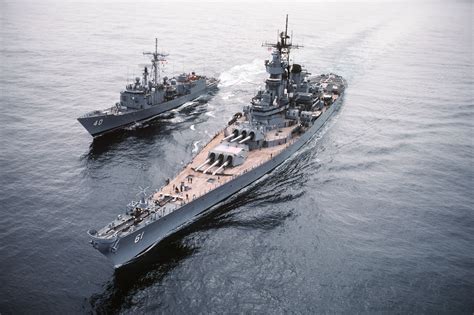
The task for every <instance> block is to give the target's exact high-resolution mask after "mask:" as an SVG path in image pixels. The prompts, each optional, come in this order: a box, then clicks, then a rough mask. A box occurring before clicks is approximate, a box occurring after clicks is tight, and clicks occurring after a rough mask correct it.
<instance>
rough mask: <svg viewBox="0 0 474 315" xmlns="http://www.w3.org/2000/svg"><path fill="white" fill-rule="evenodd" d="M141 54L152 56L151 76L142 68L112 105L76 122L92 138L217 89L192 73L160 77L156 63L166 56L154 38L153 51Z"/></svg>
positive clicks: (213, 83)
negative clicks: (160, 50) (159, 49)
mask: <svg viewBox="0 0 474 315" xmlns="http://www.w3.org/2000/svg"><path fill="white" fill-rule="evenodd" d="M143 54H144V55H149V56H152V59H151V66H150V69H151V72H152V73H150V70H149V68H148V66H145V67H144V69H143V75H142V77H141V78H140V77H136V78H135V81H134V83H131V84H127V85H126V86H125V90H123V91H122V92H120V101H119V102H117V103H115V105H114V106H112V107H110V108H107V109H104V110H94V111H92V112H89V113H86V114H85V115H83V116H81V117H79V118H78V119H77V120H78V121H79V122H80V123H81V124H82V126H84V128H86V130H87V131H88V132H89V133H90V134H91V135H92V136H94V137H96V136H99V135H102V134H104V133H107V132H110V131H113V130H116V129H119V128H122V127H124V126H127V125H130V124H132V123H135V122H139V121H143V120H147V119H150V118H152V117H155V116H157V115H159V114H161V113H164V112H166V111H169V110H172V109H174V108H177V107H179V106H181V105H183V104H184V103H186V102H188V101H191V100H194V99H196V98H198V97H199V96H200V95H202V94H204V93H206V92H207V91H209V90H210V89H212V88H216V87H217V84H218V80H216V79H215V78H208V77H206V76H203V75H197V74H196V73H195V72H191V73H182V74H180V75H178V76H176V77H173V78H168V77H163V78H160V63H161V62H165V61H166V59H165V57H166V56H168V55H167V54H164V53H159V52H158V39H155V51H154V52H144V53H143Z"/></svg>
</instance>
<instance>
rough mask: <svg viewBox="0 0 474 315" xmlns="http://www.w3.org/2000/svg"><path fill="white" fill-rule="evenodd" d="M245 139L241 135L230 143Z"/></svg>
mask: <svg viewBox="0 0 474 315" xmlns="http://www.w3.org/2000/svg"><path fill="white" fill-rule="evenodd" d="M243 137H244V136H243V135H240V136H238V137H235V138H234V139H232V140H230V142H235V141H237V140H240V139H242V138H243Z"/></svg>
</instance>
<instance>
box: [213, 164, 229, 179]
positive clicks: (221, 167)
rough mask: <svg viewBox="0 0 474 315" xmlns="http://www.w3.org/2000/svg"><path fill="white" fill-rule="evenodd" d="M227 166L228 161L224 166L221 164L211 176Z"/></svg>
mask: <svg viewBox="0 0 474 315" xmlns="http://www.w3.org/2000/svg"><path fill="white" fill-rule="evenodd" d="M228 164H229V161H227V162H225V163H224V164H222V165H221V166H220V167H219V168H218V169H217V170H215V171H214V172H213V173H212V176H214V175H216V174H217V173H219V172H220V171H221V170H222V169H223V168H224V167H226V166H227V165H228Z"/></svg>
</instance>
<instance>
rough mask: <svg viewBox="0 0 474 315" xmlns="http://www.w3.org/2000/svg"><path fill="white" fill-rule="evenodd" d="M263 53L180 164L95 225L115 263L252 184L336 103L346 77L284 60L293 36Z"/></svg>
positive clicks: (99, 242) (95, 238) (95, 236)
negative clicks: (230, 104) (253, 83)
mask: <svg viewBox="0 0 474 315" xmlns="http://www.w3.org/2000/svg"><path fill="white" fill-rule="evenodd" d="M262 45H263V46H266V47H269V49H270V50H272V54H271V59H270V60H266V61H265V68H266V71H267V72H268V74H269V77H268V78H267V79H266V81H265V88H264V89H262V90H260V91H259V92H258V93H257V94H256V95H255V96H254V97H253V98H252V99H251V102H250V104H249V105H246V106H244V108H243V111H242V112H239V113H236V114H235V115H234V116H233V117H232V118H231V119H230V121H229V122H228V124H227V126H225V127H224V128H223V129H222V130H220V131H218V132H217V133H216V134H215V135H214V137H213V138H212V139H211V140H210V141H209V142H208V143H207V144H206V145H205V146H204V147H203V148H202V149H201V151H200V152H199V153H197V154H196V155H195V156H194V158H192V160H191V161H190V162H189V163H188V164H187V165H186V166H184V167H183V168H182V169H181V171H179V173H178V174H177V175H176V177H175V178H174V179H168V180H167V181H166V183H165V184H164V185H163V186H162V187H161V188H160V189H158V190H156V191H155V192H154V193H153V194H151V195H148V196H147V195H146V194H145V193H143V194H142V196H141V198H140V200H139V201H133V202H132V203H131V204H129V208H128V210H127V211H126V212H125V213H123V214H120V215H118V217H117V218H116V219H115V220H114V221H112V222H111V223H110V224H108V225H106V226H105V227H103V228H101V229H99V230H89V231H88V234H89V236H90V238H91V244H92V246H93V247H94V248H96V249H97V250H99V251H100V252H101V253H102V254H104V255H105V256H106V257H108V258H109V259H110V260H111V261H112V262H113V264H114V266H115V267H119V266H122V265H124V264H127V263H129V262H131V261H133V260H135V259H137V257H139V256H140V255H142V254H143V253H145V252H147V251H148V250H149V249H150V248H152V247H153V246H154V245H155V244H157V243H158V242H159V241H160V240H162V239H163V238H165V237H166V236H168V235H170V234H171V233H173V232H174V231H176V230H178V229H180V228H182V227H183V226H186V225H188V224H189V223H191V222H193V221H195V220H196V219H197V218H198V217H199V216H201V215H202V214H203V213H206V212H207V210H209V209H210V210H212V209H213V208H215V207H214V206H216V205H217V206H218V204H219V203H220V202H222V201H223V200H225V199H226V198H228V197H230V196H231V195H233V194H235V193H237V192H238V191H239V190H241V189H242V188H244V187H246V186H248V185H250V184H252V183H253V182H255V181H256V180H257V179H259V178H261V177H262V176H263V175H265V174H266V173H269V172H270V171H272V170H273V169H275V168H276V167H277V166H278V165H280V164H282V163H283V162H284V161H285V160H287V159H289V158H290V157H291V156H292V155H294V154H295V153H296V152H297V150H298V149H300V148H301V147H302V146H303V145H304V144H305V143H307V142H308V141H309V140H310V139H311V138H312V137H313V136H314V135H315V133H316V132H317V131H318V130H319V129H320V128H321V126H323V125H324V124H325V122H326V121H327V120H328V118H329V117H330V116H331V115H332V114H333V113H334V112H335V111H337V110H338V108H339V107H340V106H341V103H342V99H343V95H344V90H345V88H346V82H345V80H344V79H343V78H342V77H341V76H338V75H336V74H332V73H329V74H321V75H315V76H313V75H311V74H310V73H309V72H308V71H307V70H306V69H305V68H304V67H303V66H301V65H299V64H294V63H291V61H290V50H291V49H296V48H300V47H302V46H300V45H296V44H292V40H291V39H290V36H288V16H287V17H286V27H285V31H284V32H281V33H280V34H279V37H278V40H277V42H276V43H267V42H265V43H264V44H262Z"/></svg>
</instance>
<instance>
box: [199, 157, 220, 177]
mask: <svg viewBox="0 0 474 315" xmlns="http://www.w3.org/2000/svg"><path fill="white" fill-rule="evenodd" d="M219 162H220V161H219V159H218V160H216V161H215V162H214V163H212V165H211V166H209V167H208V168H206V169H205V170H204V172H203V173H204V174H206V173H207V171H209V170H210V169H211V168H213V167H214V166H216V165H217V164H219Z"/></svg>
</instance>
